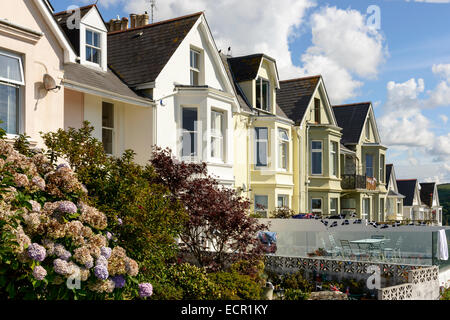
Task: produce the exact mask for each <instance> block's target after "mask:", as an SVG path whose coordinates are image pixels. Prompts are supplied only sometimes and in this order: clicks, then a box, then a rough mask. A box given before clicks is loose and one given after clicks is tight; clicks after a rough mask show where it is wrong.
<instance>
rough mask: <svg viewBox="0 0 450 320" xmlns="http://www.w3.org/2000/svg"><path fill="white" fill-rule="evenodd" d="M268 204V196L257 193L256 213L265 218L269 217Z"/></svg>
mask: <svg viewBox="0 0 450 320" xmlns="http://www.w3.org/2000/svg"><path fill="white" fill-rule="evenodd" d="M268 204H269V197H268V196H257V195H255V213H257V214H259V215H261V216H262V217H263V218H267V208H268Z"/></svg>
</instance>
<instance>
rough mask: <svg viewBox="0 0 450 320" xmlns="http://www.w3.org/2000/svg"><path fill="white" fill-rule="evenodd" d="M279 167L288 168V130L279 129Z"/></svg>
mask: <svg viewBox="0 0 450 320" xmlns="http://www.w3.org/2000/svg"><path fill="white" fill-rule="evenodd" d="M278 147H279V148H278V168H279V169H284V170H287V169H288V165H289V162H288V159H289V158H288V157H289V135H288V132H287V130H284V129H278Z"/></svg>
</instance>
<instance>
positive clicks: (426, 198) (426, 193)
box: [420, 182, 436, 207]
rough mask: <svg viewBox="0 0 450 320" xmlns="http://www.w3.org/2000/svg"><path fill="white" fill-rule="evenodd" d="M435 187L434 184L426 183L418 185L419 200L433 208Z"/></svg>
mask: <svg viewBox="0 0 450 320" xmlns="http://www.w3.org/2000/svg"><path fill="white" fill-rule="evenodd" d="M435 186H436V183H435V182H426V183H421V184H420V187H421V189H420V200H421V201H422V202H423V203H425V204H426V205H427V206H429V207H432V206H433V198H434V190H435Z"/></svg>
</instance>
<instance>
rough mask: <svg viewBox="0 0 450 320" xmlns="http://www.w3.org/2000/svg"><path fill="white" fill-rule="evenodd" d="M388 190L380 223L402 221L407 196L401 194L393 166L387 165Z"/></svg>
mask: <svg viewBox="0 0 450 320" xmlns="http://www.w3.org/2000/svg"><path fill="white" fill-rule="evenodd" d="M386 189H387V195H386V200H385V207H384V212H382V215H381V216H380V219H379V221H381V222H387V221H402V220H403V201H404V199H405V196H404V195H402V194H400V193H399V190H398V186H397V178H396V175H395V170H394V165H393V164H387V165H386Z"/></svg>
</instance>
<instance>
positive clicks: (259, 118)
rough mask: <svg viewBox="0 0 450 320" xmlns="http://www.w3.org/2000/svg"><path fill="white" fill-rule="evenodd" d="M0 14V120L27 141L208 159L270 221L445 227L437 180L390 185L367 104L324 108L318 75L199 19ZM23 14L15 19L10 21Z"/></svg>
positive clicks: (20, 3) (8, 8)
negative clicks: (286, 72)
mask: <svg viewBox="0 0 450 320" xmlns="http://www.w3.org/2000/svg"><path fill="white" fill-rule="evenodd" d="M2 4H3V6H2V11H1V12H0V120H2V122H3V123H2V124H1V127H2V128H4V129H5V130H6V131H7V133H8V139H9V140H11V141H12V140H13V139H14V138H16V137H17V135H18V134H21V133H26V134H27V135H29V136H30V142H31V144H32V145H34V146H38V147H43V143H42V140H41V138H40V134H39V132H41V131H42V132H49V131H56V130H57V129H61V128H62V129H68V128H80V127H81V126H82V123H83V121H89V122H90V123H91V125H92V126H93V127H94V132H93V134H94V137H96V138H97V139H99V140H100V141H102V142H103V145H104V148H105V151H106V152H107V153H108V154H110V155H114V156H120V155H121V154H122V153H123V151H124V150H126V149H133V150H134V151H135V152H136V153H137V156H136V161H137V162H138V163H140V164H144V163H146V162H147V161H148V159H149V158H150V156H151V148H152V146H153V145H158V146H160V147H163V148H165V147H169V148H170V149H172V151H173V153H174V154H175V156H176V157H177V158H179V159H181V160H184V161H188V162H199V161H204V162H206V163H207V166H208V170H209V173H210V174H211V175H213V176H214V177H216V179H217V180H218V181H219V182H220V184H221V185H222V186H226V187H229V188H234V189H236V190H237V191H238V192H239V194H241V195H243V196H246V197H248V198H249V199H250V200H251V201H252V202H253V211H255V212H257V213H259V214H260V215H261V216H263V217H270V216H271V215H272V214H273V212H274V211H275V210H276V209H277V208H289V209H291V210H293V211H294V212H295V213H314V214H317V215H320V216H327V217H330V216H336V215H339V214H344V215H354V216H356V217H359V218H364V219H368V220H375V221H401V220H407V219H409V220H432V221H433V222H434V223H437V224H439V223H441V221H442V207H440V204H439V198H438V196H437V191H436V185H435V184H433V183H427V184H425V183H424V184H421V185H419V183H418V182H417V180H408V181H402V180H397V179H396V176H395V172H394V168H393V166H392V165H387V166H386V150H387V148H386V147H385V146H383V144H382V141H381V139H380V135H379V132H378V128H377V123H376V119H375V115H374V111H373V107H372V104H371V103H370V102H364V103H354V104H348V105H341V106H332V105H331V103H330V99H329V97H328V95H327V90H326V86H325V83H324V80H323V78H322V77H321V76H320V75H319V76H312V77H303V78H298V79H290V80H281V79H280V76H279V73H278V69H277V62H276V60H275V59H274V58H272V57H270V56H268V55H266V54H263V53H260V54H251V55H246V56H238V57H233V56H232V55H230V54H229V52H228V54H225V53H221V52H220V51H219V50H218V49H217V47H216V44H215V42H214V39H213V37H212V33H211V30H210V29H209V26H208V22H207V20H206V17H205V14H204V13H202V12H199V13H195V14H191V15H187V16H183V17H178V18H175V19H171V20H166V21H160V22H157V23H152V24H149V23H148V22H149V21H148V19H149V17H148V15H147V14H130V16H129V17H123V18H121V19H112V20H110V21H108V22H105V21H104V19H103V17H102V15H101V13H100V11H99V10H98V8H97V6H96V5H89V6H85V7H81V8H79V10H75V11H73V10H71V11H63V12H59V13H55V12H54V10H53V8H52V6H51V4H50V2H49V1H46V0H30V1H24V0H11V1H7V2H5V3H2ZM17 12H21V13H22V14H21V15H17V14H16V13H17Z"/></svg>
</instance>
